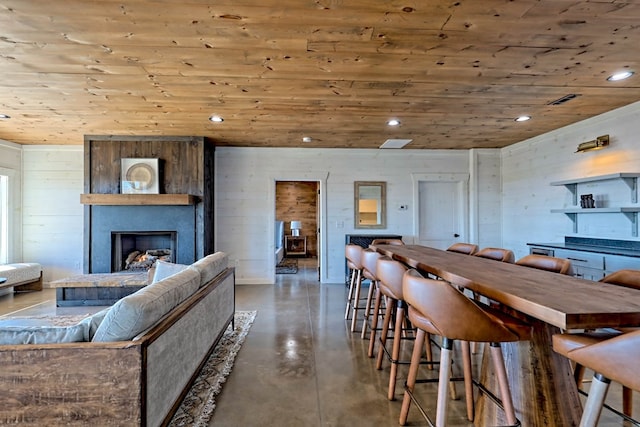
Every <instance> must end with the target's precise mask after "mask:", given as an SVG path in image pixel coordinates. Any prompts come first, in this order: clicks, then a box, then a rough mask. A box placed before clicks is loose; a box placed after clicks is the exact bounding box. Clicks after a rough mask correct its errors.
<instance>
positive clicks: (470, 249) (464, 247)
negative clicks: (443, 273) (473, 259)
mask: <svg viewBox="0 0 640 427" xmlns="http://www.w3.org/2000/svg"><path fill="white" fill-rule="evenodd" d="M447 250H448V251H449V252H457V253H460V254H465V255H473V254H475V253H476V252H478V245H474V244H473V243H462V242H458V243H454V244H453V245H451V246H449V247H448V248H447Z"/></svg>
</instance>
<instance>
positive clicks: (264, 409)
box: [0, 259, 640, 427]
mask: <svg viewBox="0 0 640 427" xmlns="http://www.w3.org/2000/svg"><path fill="white" fill-rule="evenodd" d="M317 278H318V277H317V272H316V269H315V260H311V259H301V260H300V269H299V272H298V273H297V274H295V275H277V276H276V280H277V282H276V284H275V285H242V286H237V287H236V307H237V309H238V310H256V311H257V316H256V319H255V322H254V324H253V326H252V327H251V330H250V332H249V334H248V336H247V338H246V341H245V343H244V344H243V346H242V348H241V350H240V352H239V354H238V357H237V358H236V362H235V365H234V368H233V371H232V372H231V374H230V375H229V377H228V379H227V381H226V383H225V384H224V385H223V389H222V392H221V394H220V395H219V396H218V397H217V399H216V403H217V406H216V409H215V412H214V415H213V418H212V420H211V423H210V425H212V426H234V427H235V426H247V427H251V426H281V427H286V426H397V425H398V415H399V413H400V406H401V400H402V387H403V384H404V378H405V377H406V372H407V369H408V367H407V366H400V369H399V379H398V381H397V388H396V393H395V396H396V400H395V401H389V400H387V398H386V393H387V385H388V379H389V363H388V362H387V361H386V360H385V363H384V365H383V367H384V369H383V370H381V371H378V370H376V369H375V361H374V360H373V359H369V358H368V357H367V354H366V353H367V346H368V340H362V339H361V338H360V334H359V333H351V332H350V331H349V322H345V320H344V308H345V298H346V292H347V289H346V287H345V286H344V284H322V285H321V284H319V282H318V280H317ZM99 309H101V307H65V308H57V307H56V306H55V290H53V289H45V290H44V291H42V292H34V293H25V294H16V295H4V296H0V316H2V315H7V314H10V315H11V316H26V315H42V314H59V315H62V314H83V313H93V312H95V311H98V310H99ZM360 324H361V323H360V322H359V323H358V325H359V326H360ZM410 350H411V343H410V342H407V344H406V345H405V346H404V347H403V351H404V356H403V357H402V358H403V359H407V358H408V354H409V352H410ZM435 357H438V353H437V352H436V353H435ZM454 369H457V367H454ZM427 375H432V376H435V375H437V370H433V371H427V370H426V369H423V370H422V373H421V377H423V376H427ZM619 389H620V387H619V386H617V385H616V384H614V385H612V387H611V391H610V393H609V396H608V401H609V403H611V404H612V405H617V407H619V406H620V405H619V402H620V392H619ZM416 390H417V391H419V393H418V398H419V399H420V400H421V401H422V402H424V405H425V406H426V408H427V410H428V411H430V413H431V414H432V413H433V411H434V409H435V399H436V386H435V385H434V384H418V385H417V386H416ZM457 390H458V394H459V395H460V397H463V389H462V384H459V385H458V387H457ZM639 394H640V393H635V394H634V395H635V396H636V397H637V396H638V395H639ZM637 400H638V399H637V398H636V402H634V403H635V405H636V407H638V405H639V404H640V403H638V402H637ZM464 414H465V407H464V400H463V399H459V400H454V401H451V405H450V414H449V415H450V416H449V420H450V425H451V426H470V425H472V424H470V423H468V422H467V421H466V419H465V415H464ZM408 425H411V426H426V425H428V424H427V423H426V421H425V420H424V419H423V418H422V417H421V416H420V414H419V413H418V411H417V410H415V408H412V410H411V411H410V414H409V424H408ZM600 425H601V426H606V427H609V426H621V425H623V424H622V421H621V420H620V419H619V418H618V417H615V416H613V415H612V414H611V413H609V412H607V411H605V412H604V413H603V416H602V418H601V423H600Z"/></svg>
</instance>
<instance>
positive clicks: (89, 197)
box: [80, 135, 215, 273]
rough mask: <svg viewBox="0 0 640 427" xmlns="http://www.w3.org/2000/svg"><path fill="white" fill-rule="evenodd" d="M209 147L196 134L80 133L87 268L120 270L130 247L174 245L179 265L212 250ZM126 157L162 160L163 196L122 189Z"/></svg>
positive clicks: (89, 270) (212, 149)
mask: <svg viewBox="0 0 640 427" xmlns="http://www.w3.org/2000/svg"><path fill="white" fill-rule="evenodd" d="M214 152H215V145H214V144H213V141H211V140H210V139H208V138H205V137H197V136H172V137H168V136H167V137H151V136H116V135H97V136H96V135H88V136H85V150H84V153H85V164H84V194H82V195H81V197H80V199H81V202H82V203H83V204H84V205H85V221H84V222H85V227H84V247H85V251H84V255H85V256H84V269H83V270H84V272H85V273H113V272H118V271H121V270H122V269H123V268H124V260H125V258H126V257H127V255H129V253H127V252H130V251H131V250H132V249H135V250H140V251H144V250H147V249H171V261H172V262H177V263H180V264H191V263H193V262H194V261H195V260H197V259H199V258H201V257H203V256H205V255H208V254H210V253H213V252H215V248H214V233H213V225H214V204H213V200H214V193H213V189H214V180H213V178H214V176H215V173H214V167H215V158H214ZM125 158H157V159H160V162H161V164H162V165H163V166H162V167H163V170H162V173H161V178H160V187H161V194H159V195H158V194H141V195H131V194H121V189H120V183H121V176H120V174H121V173H120V172H121V170H120V164H121V160H122V159H125ZM133 246H141V247H133ZM148 246H163V247H148Z"/></svg>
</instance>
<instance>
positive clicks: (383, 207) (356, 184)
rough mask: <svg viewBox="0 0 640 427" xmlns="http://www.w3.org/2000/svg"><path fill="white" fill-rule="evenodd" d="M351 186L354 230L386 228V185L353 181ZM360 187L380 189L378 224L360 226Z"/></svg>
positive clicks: (383, 182) (384, 183)
mask: <svg viewBox="0 0 640 427" xmlns="http://www.w3.org/2000/svg"><path fill="white" fill-rule="evenodd" d="M353 184H354V186H353V199H354V204H353V207H354V208H353V221H354V222H353V226H354V228H356V229H375V228H387V183H386V182H385V181H355V182H354V183H353ZM360 187H380V212H379V217H380V222H378V223H377V224H364V225H363V224H360V212H359V205H360Z"/></svg>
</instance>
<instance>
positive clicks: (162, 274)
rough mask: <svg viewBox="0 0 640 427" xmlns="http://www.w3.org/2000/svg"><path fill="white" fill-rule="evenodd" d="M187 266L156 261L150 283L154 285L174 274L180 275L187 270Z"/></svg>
mask: <svg viewBox="0 0 640 427" xmlns="http://www.w3.org/2000/svg"><path fill="white" fill-rule="evenodd" d="M187 267H188V265H184V264H174V263H171V262H166V261H161V260H157V261H156V264H155V272H154V273H153V280H152V281H151V283H156V282H159V281H161V280H162V279H166V278H167V277H169V276H173V275H174V274H176V273H180V272H181V271H182V270H184V269H185V268H187Z"/></svg>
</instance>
